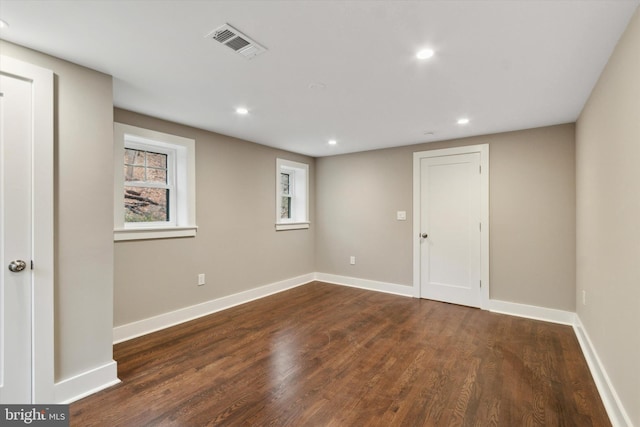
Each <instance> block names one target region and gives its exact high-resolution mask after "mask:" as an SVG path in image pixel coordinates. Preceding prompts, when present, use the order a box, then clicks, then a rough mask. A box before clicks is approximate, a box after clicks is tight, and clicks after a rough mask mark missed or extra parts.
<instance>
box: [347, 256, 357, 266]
mask: <svg viewBox="0 0 640 427" xmlns="http://www.w3.org/2000/svg"><path fill="white" fill-rule="evenodd" d="M349 264H351V265H356V257H354V256H353V255H352V256H351V258H349Z"/></svg>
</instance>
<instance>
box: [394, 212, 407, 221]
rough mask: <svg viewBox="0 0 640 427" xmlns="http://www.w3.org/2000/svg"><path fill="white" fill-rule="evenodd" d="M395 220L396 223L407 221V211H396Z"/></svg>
mask: <svg viewBox="0 0 640 427" xmlns="http://www.w3.org/2000/svg"><path fill="white" fill-rule="evenodd" d="M396 219H397V220H398V221H406V220H407V211H398V212H396Z"/></svg>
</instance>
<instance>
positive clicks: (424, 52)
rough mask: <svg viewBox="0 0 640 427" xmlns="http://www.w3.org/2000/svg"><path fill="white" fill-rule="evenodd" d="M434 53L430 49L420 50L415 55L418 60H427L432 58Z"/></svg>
mask: <svg viewBox="0 0 640 427" xmlns="http://www.w3.org/2000/svg"><path fill="white" fill-rule="evenodd" d="M433 54H434V52H433V50H432V49H422V50H421V51H419V52H418V53H416V58H418V59H427V58H431V57H432V56H433Z"/></svg>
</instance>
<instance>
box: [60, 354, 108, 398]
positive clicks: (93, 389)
mask: <svg viewBox="0 0 640 427" xmlns="http://www.w3.org/2000/svg"><path fill="white" fill-rule="evenodd" d="M118 383H120V380H119V379H118V365H117V363H116V362H115V361H114V360H112V361H111V362H109V363H106V364H104V365H102V366H98V367H97V368H94V369H91V370H89V371H87V372H83V373H81V374H79V375H76V376H73V377H71V378H68V379H66V380H63V381H60V382H58V383H56V384H55V402H56V403H62V404H67V403H71V402H75V401H76V400H80V399H82V398H83V397H86V396H89V395H90V394H93V393H97V392H99V391H100V390H104V389H105V388H108V387H111V386H114V385H116V384H118Z"/></svg>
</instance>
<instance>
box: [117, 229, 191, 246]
mask: <svg viewBox="0 0 640 427" xmlns="http://www.w3.org/2000/svg"><path fill="white" fill-rule="evenodd" d="M197 230H198V227H197V226H188V227H167V228H161V227H156V228H120V229H116V230H113V240H114V241H115V242H118V241H123V240H147V239H174V238H178V237H195V235H196V231H197Z"/></svg>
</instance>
